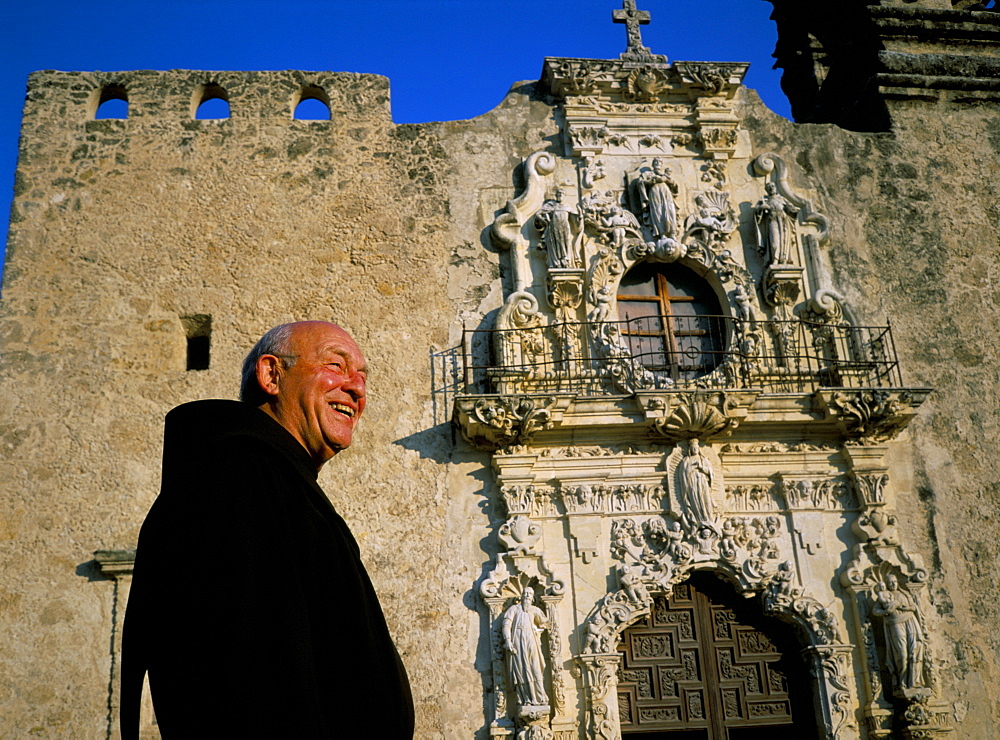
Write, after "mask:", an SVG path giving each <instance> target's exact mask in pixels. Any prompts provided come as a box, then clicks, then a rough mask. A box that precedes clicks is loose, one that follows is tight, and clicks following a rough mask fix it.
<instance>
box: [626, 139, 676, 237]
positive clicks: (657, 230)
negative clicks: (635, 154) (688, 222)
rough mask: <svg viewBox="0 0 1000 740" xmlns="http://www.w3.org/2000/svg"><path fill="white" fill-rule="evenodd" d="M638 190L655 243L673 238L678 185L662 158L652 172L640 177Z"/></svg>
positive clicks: (657, 159) (655, 161)
mask: <svg viewBox="0 0 1000 740" xmlns="http://www.w3.org/2000/svg"><path fill="white" fill-rule="evenodd" d="M636 190H637V192H638V195H639V203H640V204H641V205H642V210H643V214H644V215H645V217H646V223H647V225H648V226H649V228H650V230H651V231H652V232H653V241H656V240H658V239H660V238H661V237H669V238H672V237H673V236H674V235H675V234H676V233H677V204H676V203H674V195H676V194H677V183H676V182H674V180H673V177H672V176H671V173H670V168H669V167H665V166H664V164H663V160H661V159H660V158H656V159H654V160H653V169H652V171H650V170H646V171H645V172H643V173H642V174H641V175H640V176H639V178H638V181H637V182H636Z"/></svg>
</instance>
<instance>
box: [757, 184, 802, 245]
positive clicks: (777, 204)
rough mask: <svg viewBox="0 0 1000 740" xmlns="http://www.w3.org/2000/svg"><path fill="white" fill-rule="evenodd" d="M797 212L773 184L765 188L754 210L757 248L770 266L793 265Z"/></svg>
mask: <svg viewBox="0 0 1000 740" xmlns="http://www.w3.org/2000/svg"><path fill="white" fill-rule="evenodd" d="M798 212H799V209H798V208H796V207H795V206H793V205H792V204H791V203H790V202H789V201H788V200H787V199H786V198H784V197H783V196H782V195H780V194H779V193H778V187H777V185H775V184H774V183H773V182H769V183H767V184H766V185H764V197H763V198H761V199H760V200H759V201H757V204H756V205H755V206H754V207H753V217H754V223H755V224H756V226H757V247H758V249H759V250H760V253H761V255H762V256H763V257H764V258H765V259H766V260H768V264H770V265H787V264H790V263H791V262H792V250H793V249H794V246H795V215H796V214H797V213H798Z"/></svg>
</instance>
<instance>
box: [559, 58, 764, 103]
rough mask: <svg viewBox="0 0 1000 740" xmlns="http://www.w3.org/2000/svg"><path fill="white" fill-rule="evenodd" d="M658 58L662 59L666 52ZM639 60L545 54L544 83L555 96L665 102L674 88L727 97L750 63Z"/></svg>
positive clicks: (695, 94) (676, 90) (741, 82)
mask: <svg viewBox="0 0 1000 740" xmlns="http://www.w3.org/2000/svg"><path fill="white" fill-rule="evenodd" d="M660 59H663V58H662V57H661V58H660ZM660 59H654V58H650V59H646V60H643V61H641V62H637V61H635V60H632V61H630V60H625V59H614V60H609V59H576V58H567V57H547V58H546V59H545V64H544V66H543V67H542V83H543V84H544V86H545V87H546V88H547V89H548V90H549V92H551V93H552V94H553V95H554V96H555V97H556V98H559V99H560V100H564V101H567V102H568V100H567V99H568V98H572V97H579V96H588V95H600V96H601V97H602V98H605V99H608V100H609V101H612V102H624V103H634V104H650V103H658V102H666V99H667V96H668V95H669V94H671V93H674V94H677V93H684V94H687V95H689V96H690V97H691V99H695V98H699V97H703V96H721V97H723V98H726V99H729V98H732V97H733V95H735V94H736V90H737V89H738V88H739V87H740V85H742V84H743V77H744V75H746V72H747V69H748V68H749V67H750V65H749V64H747V63H745V62H674V63H673V64H672V65H668V64H666V63H665V60H664V61H660Z"/></svg>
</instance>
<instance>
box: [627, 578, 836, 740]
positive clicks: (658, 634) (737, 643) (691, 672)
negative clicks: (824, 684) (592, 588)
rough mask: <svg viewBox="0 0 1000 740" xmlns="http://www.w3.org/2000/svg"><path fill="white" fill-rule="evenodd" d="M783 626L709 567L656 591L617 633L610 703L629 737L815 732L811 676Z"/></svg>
mask: <svg viewBox="0 0 1000 740" xmlns="http://www.w3.org/2000/svg"><path fill="white" fill-rule="evenodd" d="M801 647H802V646H801V645H800V644H799V643H798V641H797V640H796V638H795V635H794V634H793V633H792V628H791V627H789V626H788V625H786V624H784V623H783V622H779V621H778V620H776V619H773V618H770V617H766V616H764V615H763V613H762V612H761V609H760V607H759V606H758V605H757V602H756V601H755V600H750V599H745V598H743V597H742V596H740V595H739V594H737V593H736V591H735V590H734V589H733V588H732V587H731V586H730V585H729V584H728V583H725V582H724V581H722V580H720V579H719V578H717V577H715V576H714V575H712V574H711V573H695V574H694V575H692V576H691V578H690V579H689V580H688V581H686V582H685V583H682V584H679V585H677V586H675V587H674V589H673V593H672V594H670V596H669V597H667V596H663V595H661V596H657V597H656V598H654V599H653V605H652V608H651V610H650V613H649V615H648V617H646V618H645V619H644V620H643V621H641V622H639V623H637V624H633V625H632V626H630V627H628V628H627V629H626V630H625V631H624V632H623V633H622V639H621V642H620V644H619V646H618V652H619V653H621V656H622V663H621V668H620V670H619V674H618V675H619V681H618V706H619V716H620V719H621V729H622V735H623V736H624V737H625V738H628V740H650V739H652V738H666V739H667V740H765V738H766V740H799V739H800V738H811V737H818V736H819V735H818V734H817V729H816V715H815V712H814V709H813V701H812V693H813V691H814V689H813V681H812V679H811V678H810V675H809V671H808V669H807V667H806V665H805V662H804V661H803V659H802V658H801V657H800V650H801Z"/></svg>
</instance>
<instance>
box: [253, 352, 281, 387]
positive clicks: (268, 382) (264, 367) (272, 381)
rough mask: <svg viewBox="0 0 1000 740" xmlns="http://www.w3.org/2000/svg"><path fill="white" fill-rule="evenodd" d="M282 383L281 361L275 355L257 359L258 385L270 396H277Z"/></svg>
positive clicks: (262, 356)
mask: <svg viewBox="0 0 1000 740" xmlns="http://www.w3.org/2000/svg"><path fill="white" fill-rule="evenodd" d="M280 381H281V359H280V358H278V357H276V356H275V355H261V356H260V357H259V358H257V384H258V385H259V386H260V388H261V390H262V391H264V393H266V394H267V395H269V396H277V395H278V391H279V390H280Z"/></svg>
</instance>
